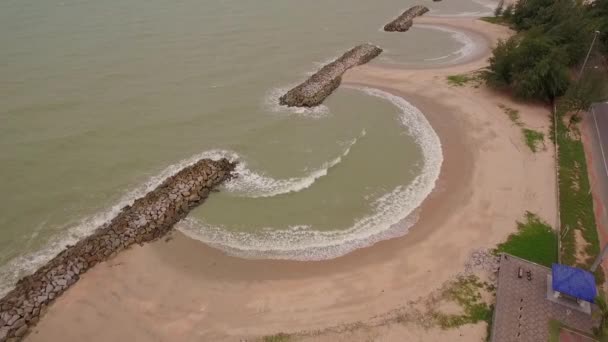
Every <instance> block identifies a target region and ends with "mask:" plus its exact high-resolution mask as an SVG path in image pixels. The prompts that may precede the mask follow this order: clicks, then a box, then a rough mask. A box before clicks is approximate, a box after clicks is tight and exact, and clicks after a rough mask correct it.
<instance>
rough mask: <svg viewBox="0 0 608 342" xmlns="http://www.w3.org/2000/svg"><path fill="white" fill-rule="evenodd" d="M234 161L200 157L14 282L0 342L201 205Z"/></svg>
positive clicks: (1, 302) (1, 318)
mask: <svg viewBox="0 0 608 342" xmlns="http://www.w3.org/2000/svg"><path fill="white" fill-rule="evenodd" d="M234 167H235V163H231V162H229V161H228V160H226V159H222V160H219V161H213V160H209V159H203V160H200V161H198V162H197V163H195V164H193V165H191V166H188V167H186V168H185V169H183V170H181V171H180V172H178V173H177V174H175V175H174V176H172V177H169V178H168V179H166V180H165V181H164V182H163V183H162V184H161V185H159V186H158V187H157V188H156V189H154V190H153V191H151V192H149V193H148V194H146V195H145V196H144V197H142V198H139V199H137V200H136V201H135V202H134V203H133V205H132V206H126V207H124V208H123V209H122V211H121V212H120V213H119V214H118V215H117V216H116V217H115V218H114V219H113V220H112V221H110V222H108V223H106V224H104V225H103V226H101V227H99V228H97V230H95V232H94V233H93V234H92V235H91V236H89V237H87V238H85V239H83V240H81V241H79V242H78V243H76V244H75V245H74V246H68V247H66V249H64V250H63V251H62V252H61V253H59V254H58V255H57V256H56V257H55V258H53V259H52V260H50V261H49V262H48V263H46V264H45V265H44V266H42V267H41V268H39V269H38V270H37V271H36V272H35V273H34V274H32V275H29V276H26V277H24V278H22V279H20V280H19V281H18V282H17V285H16V287H15V289H14V290H13V291H11V292H9V293H8V294H7V295H6V296H5V297H4V298H2V299H0V342H4V341H7V340H9V339H10V340H11V341H13V340H15V341H17V340H21V338H22V337H23V336H24V335H25V334H26V333H27V331H28V328H29V327H31V326H33V325H34V324H36V323H37V322H38V319H39V317H40V315H41V313H44V311H45V309H46V307H47V305H49V304H50V303H51V302H52V301H53V300H54V299H55V298H57V297H59V296H60V295H61V294H62V293H63V292H64V291H65V290H66V289H67V288H68V287H70V286H71V285H73V284H74V283H75V282H76V281H78V279H79V277H80V276H81V275H82V274H83V273H84V272H86V271H87V270H88V269H89V268H91V267H93V266H94V265H95V264H97V263H99V262H102V261H104V260H107V259H108V258H110V257H111V256H113V255H115V254H116V253H117V252H120V251H121V250H123V249H125V248H127V247H129V246H131V245H132V244H134V243H143V242H147V241H152V240H155V239H157V238H159V237H161V236H163V235H164V234H165V233H167V232H168V231H169V230H170V229H171V228H172V227H173V225H174V224H175V223H177V222H178V221H179V220H181V219H182V218H184V217H185V216H186V214H187V213H188V212H189V211H190V210H191V209H192V208H193V207H196V206H197V205H199V204H200V203H201V202H203V201H204V200H205V199H206V198H207V196H208V195H209V193H210V192H211V191H212V190H213V188H214V187H216V186H217V185H219V184H220V183H222V182H223V181H225V180H227V179H229V178H230V177H231V176H232V171H233V170H234Z"/></svg>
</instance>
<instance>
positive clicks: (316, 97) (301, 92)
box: [279, 44, 382, 107]
mask: <svg viewBox="0 0 608 342" xmlns="http://www.w3.org/2000/svg"><path fill="white" fill-rule="evenodd" d="M380 53H382V49H381V48H379V47H377V46H375V45H372V44H362V45H359V46H356V47H354V48H352V49H350V50H348V51H347V52H346V53H345V54H344V55H342V56H341V57H340V58H338V59H336V60H335V61H333V62H331V63H329V64H327V65H325V66H324V67H323V68H321V70H319V71H317V72H316V73H315V74H314V75H312V76H311V77H310V78H309V79H307V80H306V81H304V83H302V84H300V85H298V86H297V87H295V88H293V89H291V90H290V91H288V92H287V93H286V94H285V95H283V96H281V97H280V98H279V103H280V104H281V105H285V106H289V107H315V106H318V105H320V104H321V103H323V101H324V100H325V98H327V97H328V96H329V95H331V93H332V92H333V91H334V90H335V89H336V88H338V86H339V85H340V82H341V81H342V75H343V74H344V73H345V72H346V70H348V69H350V68H352V67H355V66H357V65H361V64H365V63H367V62H369V61H371V60H372V59H374V58H376V57H377V56H378V55H380Z"/></svg>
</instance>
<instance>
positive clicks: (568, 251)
mask: <svg viewBox="0 0 608 342" xmlns="http://www.w3.org/2000/svg"><path fill="white" fill-rule="evenodd" d="M565 115H566V112H565V110H564V109H561V108H559V107H558V110H557V117H558V119H557V127H556V130H557V143H558V147H559V149H558V151H559V152H558V162H559V193H560V197H559V204H560V214H561V232H562V233H561V245H562V247H561V251H560V253H561V260H562V263H564V264H566V265H571V266H578V267H582V268H586V269H589V267H590V266H591V264H592V263H593V260H594V257H595V256H597V255H598V253H599V252H600V247H599V238H598V234H597V229H596V226H595V215H594V212H593V200H592V197H591V194H590V193H591V192H590V185H589V178H588V174H587V161H586V159H585V150H584V148H583V143H582V141H581V140H580V138H578V137H580V134H578V133H579V132H574V133H577V134H572V133H573V132H571V131H573V130H578V128H577V127H576V125H573V126H571V127H570V130H569V129H568V127H567V126H566V124H564V120H563V118H564V116H565ZM576 231H579V232H580V233H578V234H580V236H582V238H583V239H584V242H585V243H586V244H585V245H584V246H580V245H579V246H578V248H579V253H578V254H579V255H580V253H581V252H583V253H584V254H585V255H586V256H587V258H586V259H585V260H581V258H580V257H579V258H578V260H577V241H576V234H577V233H576ZM579 243H580V242H579ZM596 279H597V280H598V281H603V275H602V274H601V268H600V269H599V270H598V273H597V274H596Z"/></svg>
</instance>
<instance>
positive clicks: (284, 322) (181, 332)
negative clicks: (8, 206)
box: [26, 17, 556, 342]
mask: <svg viewBox="0 0 608 342" xmlns="http://www.w3.org/2000/svg"><path fill="white" fill-rule="evenodd" d="M416 23H420V24H425V25H444V26H448V27H450V28H453V29H458V30H461V31H464V32H471V33H473V35H474V36H475V37H477V38H476V39H477V40H479V44H478V45H479V46H478V49H476V51H474V53H473V54H472V55H471V56H469V57H468V58H467V60H463V61H462V63H461V64H459V65H455V66H441V67H438V68H436V69H427V70H420V69H418V70H416V69H408V70H405V69H396V68H395V67H392V66H377V65H366V66H361V67H358V68H355V69H353V70H350V71H348V72H347V74H346V75H345V77H344V82H343V86H354V87H358V86H364V87H372V88H377V89H381V90H384V91H386V92H389V93H391V94H393V95H397V96H401V97H403V98H404V99H406V100H407V101H408V102H410V103H412V104H413V105H414V106H416V107H417V108H419V109H420V110H421V111H422V112H423V113H424V114H425V115H426V117H427V119H428V120H429V121H430V123H431V124H432V126H433V128H434V129H435V131H436V132H437V134H438V135H439V137H440V139H441V143H442V147H443V153H444V163H443V165H442V170H441V175H440V178H439V180H438V182H437V186H436V188H435V189H434V191H433V193H432V194H431V195H430V196H429V197H428V198H427V199H426V200H425V202H424V203H423V205H422V207H421V208H420V209H419V213H418V214H419V221H418V222H417V224H416V225H415V226H414V227H412V228H411V230H410V232H409V233H408V234H407V235H405V236H403V237H401V238H397V239H392V240H388V241H383V242H380V243H377V244H375V245H374V246H372V247H369V248H365V249H360V250H357V251H355V252H353V253H350V254H348V255H346V256H344V257H340V258H337V259H333V260H327V261H319V262H296V261H273V260H245V259H240V258H235V257H230V256H226V255H225V254H224V253H223V252H221V251H219V250H216V249H213V248H210V247H207V246H205V245H204V244H202V243H200V242H198V241H195V240H192V239H190V238H187V237H185V236H184V235H182V234H181V233H179V232H174V233H172V235H171V236H170V238H168V239H163V240H159V241H156V242H154V243H151V244H147V245H144V246H141V247H139V246H138V247H136V248H132V249H130V250H128V251H126V252H124V253H121V254H119V255H118V256H116V257H115V258H113V259H111V260H110V261H108V262H105V263H102V264H100V265H97V266H96V267H95V268H94V269H92V270H91V271H89V272H88V273H86V274H85V275H84V276H83V277H82V279H81V280H80V281H79V282H78V283H77V284H75V285H74V286H73V287H72V288H70V289H69V290H68V291H67V292H66V293H65V295H63V296H61V297H60V298H59V299H58V300H57V301H56V302H55V303H54V304H53V305H52V306H51V307H50V308H49V309H48V311H47V313H46V315H45V316H44V317H43V319H42V320H41V321H40V323H39V324H38V325H37V326H36V327H35V328H34V329H33V331H32V332H31V333H30V334H29V336H28V337H27V338H26V340H27V341H32V342H33V341H88V342H96V341H239V340H243V339H246V340H249V341H251V340H255V338H257V337H260V336H264V335H270V334H275V333H278V332H285V333H297V332H314V333H310V334H308V333H306V334H304V335H309V336H304V337H302V338H303V339H305V340H311V341H341V340H344V341H366V340H368V339H369V338H373V339H374V340H378V341H403V340H409V341H417V340H419V341H425V340H433V341H442V340H444V341H474V340H480V339H481V338H482V337H483V336H484V335H485V327H483V326H482V325H483V324H478V325H476V326H465V327H462V328H461V329H458V330H453V331H442V330H438V329H431V330H424V329H421V328H419V327H416V326H405V325H394V326H380V327H377V328H374V329H356V328H353V329H350V330H349V332H348V333H341V334H339V335H336V333H334V332H332V330H331V329H330V330H326V329H329V328H336V327H340V326H344V325H349V324H353V323H356V322H364V323H365V322H368V321H373V320H374V319H378V317H381V316H383V315H387V314H388V313H390V312H391V311H393V310H396V309H399V308H407V306H408V303H409V302H410V301H413V300H416V299H418V298H420V297H424V296H426V295H428V294H429V293H431V292H432V291H433V290H434V289H437V288H438V287H440V286H441V284H443V283H444V282H446V281H448V280H449V279H451V278H453V277H454V276H455V275H456V274H458V273H459V272H461V271H462V269H463V266H464V264H465V262H466V261H467V259H468V258H469V256H470V254H471V252H472V251H474V250H475V249H479V248H491V247H493V246H495V245H496V244H497V243H499V242H501V241H503V240H504V239H505V238H506V237H507V236H508V235H509V234H510V233H512V232H514V231H515V229H516V226H515V222H516V220H519V219H521V218H522V217H523V215H524V213H525V212H526V211H531V212H534V213H537V214H538V215H539V216H540V217H541V218H543V219H544V220H546V221H547V222H549V223H550V224H552V225H554V224H555V220H556V206H555V174H554V160H553V149H552V145H551V142H550V141H549V140H548V139H546V142H545V144H546V149H545V150H543V151H539V152H537V153H532V152H531V151H530V150H529V148H528V147H527V146H526V145H525V143H524V140H523V138H522V135H521V129H520V128H519V127H517V126H516V125H514V124H513V123H512V122H511V121H510V120H509V118H508V117H507V115H505V113H504V112H503V110H502V109H501V108H500V107H499V105H500V104H503V105H506V106H508V107H511V108H514V109H517V110H519V111H520V115H521V118H522V121H523V122H525V124H526V125H527V126H529V127H531V128H534V129H537V130H541V131H544V132H545V135H547V134H548V130H549V123H550V122H549V109H548V108H546V107H544V106H540V105H539V106H535V105H531V104H522V103H517V102H513V100H511V99H510V98H509V97H507V96H504V95H502V94H499V93H497V92H494V91H492V90H489V89H487V88H486V87H484V86H480V87H478V88H474V87H471V86H465V87H456V86H451V85H449V84H448V83H447V81H446V76H448V75H454V74H459V73H464V72H469V71H473V70H477V69H480V68H482V67H484V66H485V65H486V64H487V58H488V56H489V53H490V49H489V48H490V46H491V45H493V44H495V43H496V41H497V39H499V38H505V37H508V36H509V34H510V31H509V30H508V29H507V28H505V27H502V26H498V25H492V24H489V23H486V22H483V21H478V20H475V19H472V18H433V17H422V18H418V19H416Z"/></svg>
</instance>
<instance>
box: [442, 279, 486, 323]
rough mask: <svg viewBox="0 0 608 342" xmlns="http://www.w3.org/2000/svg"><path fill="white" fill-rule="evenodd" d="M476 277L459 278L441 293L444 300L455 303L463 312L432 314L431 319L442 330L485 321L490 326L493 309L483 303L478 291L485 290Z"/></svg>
mask: <svg viewBox="0 0 608 342" xmlns="http://www.w3.org/2000/svg"><path fill="white" fill-rule="evenodd" d="M486 286H487V285H486V284H484V283H482V282H481V281H480V280H479V278H477V277H476V276H468V277H464V276H463V277H460V278H458V279H457V280H455V281H454V282H452V283H451V284H450V286H448V287H447V288H446V289H445V290H444V292H443V293H442V297H443V299H445V300H448V301H452V302H455V303H457V304H458V305H459V306H460V307H461V308H462V310H463V312H462V313H460V314H445V313H442V312H438V311H434V312H432V314H431V315H432V317H433V318H434V319H435V320H436V321H437V323H438V324H439V326H440V327H442V328H443V329H449V328H455V327H460V326H463V325H465V324H475V323H477V322H481V321H485V322H487V323H488V324H491V321H492V311H493V307H492V306H491V305H489V304H487V303H486V302H485V301H483V299H482V297H481V293H480V290H483V289H484V288H486Z"/></svg>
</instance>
